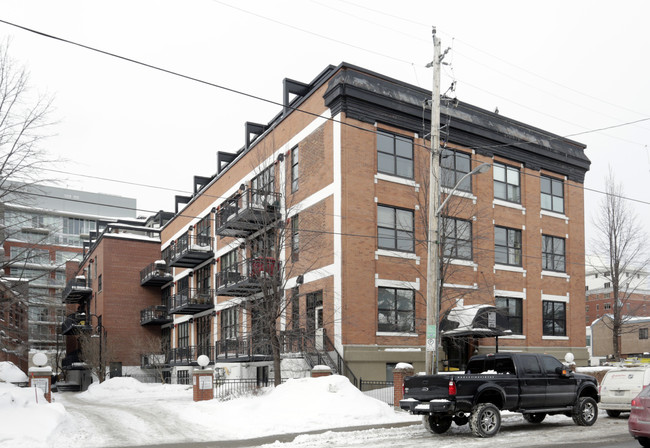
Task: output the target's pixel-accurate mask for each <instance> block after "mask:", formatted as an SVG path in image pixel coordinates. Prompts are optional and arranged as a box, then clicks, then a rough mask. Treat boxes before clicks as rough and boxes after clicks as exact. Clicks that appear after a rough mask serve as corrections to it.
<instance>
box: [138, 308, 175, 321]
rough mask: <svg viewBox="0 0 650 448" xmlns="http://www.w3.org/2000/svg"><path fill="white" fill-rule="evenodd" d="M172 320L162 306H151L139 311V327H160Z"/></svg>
mask: <svg viewBox="0 0 650 448" xmlns="http://www.w3.org/2000/svg"><path fill="white" fill-rule="evenodd" d="M172 320H173V319H172V317H171V316H170V314H169V312H168V311H167V307H166V306H164V305H153V306H149V307H147V308H145V309H143V310H140V325H162V324H166V323H169V322H171V321H172Z"/></svg>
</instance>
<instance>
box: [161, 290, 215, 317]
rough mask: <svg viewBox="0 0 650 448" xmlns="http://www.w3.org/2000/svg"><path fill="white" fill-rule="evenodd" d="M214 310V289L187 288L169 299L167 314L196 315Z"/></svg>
mask: <svg viewBox="0 0 650 448" xmlns="http://www.w3.org/2000/svg"><path fill="white" fill-rule="evenodd" d="M213 308H214V289H199V288H188V289H184V290H182V291H179V292H178V293H177V294H174V295H173V296H172V297H171V299H170V308H169V314H196V313H200V312H201V311H205V310H211V309H213Z"/></svg>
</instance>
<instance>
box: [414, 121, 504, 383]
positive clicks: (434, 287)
mask: <svg viewBox="0 0 650 448" xmlns="http://www.w3.org/2000/svg"><path fill="white" fill-rule="evenodd" d="M433 113H434V111H433V110H432V115H433ZM433 140H436V139H433ZM434 144H435V143H432V145H434ZM438 155H439V152H438V148H437V145H436V146H434V147H433V151H432V155H431V164H432V168H431V181H433V184H432V185H431V187H430V188H431V189H430V197H429V232H428V235H429V243H428V252H429V253H428V256H429V261H428V264H427V333H426V338H427V340H426V358H425V361H426V363H425V364H426V365H425V370H426V373H428V374H430V373H434V374H435V373H437V372H438V346H439V345H440V285H439V283H440V278H439V277H440V242H439V240H440V213H441V212H442V209H443V208H444V207H445V205H446V204H447V201H449V199H450V198H451V197H452V196H453V194H454V192H455V191H456V189H457V188H458V186H459V185H460V184H461V183H462V182H463V181H464V180H465V179H467V178H468V177H470V176H472V175H474V174H480V173H485V172H486V171H488V170H489V169H490V167H491V165H490V164H489V163H482V164H480V165H479V166H477V167H476V168H474V169H473V170H471V171H470V172H468V173H466V174H465V175H464V176H463V177H461V178H460V179H459V180H458V182H456V185H454V188H452V189H451V191H449V193H447V197H446V198H445V200H444V201H443V202H442V204H440V205H438V202H439V201H440V183H439V179H440V177H439V176H440V163H439V160H438ZM434 174H435V175H434ZM434 232H435V233H434Z"/></svg>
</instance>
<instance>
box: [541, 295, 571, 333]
mask: <svg viewBox="0 0 650 448" xmlns="http://www.w3.org/2000/svg"><path fill="white" fill-rule="evenodd" d="M542 314H543V318H542V319H543V321H542V322H543V323H542V328H543V334H544V336H566V303H564V302H551V301H548V300H544V301H543V302H542Z"/></svg>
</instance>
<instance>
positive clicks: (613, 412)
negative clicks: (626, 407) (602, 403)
mask: <svg viewBox="0 0 650 448" xmlns="http://www.w3.org/2000/svg"><path fill="white" fill-rule="evenodd" d="M605 412H607V415H608V416H610V417H612V418H616V417H618V416H619V415H621V411H605Z"/></svg>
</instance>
